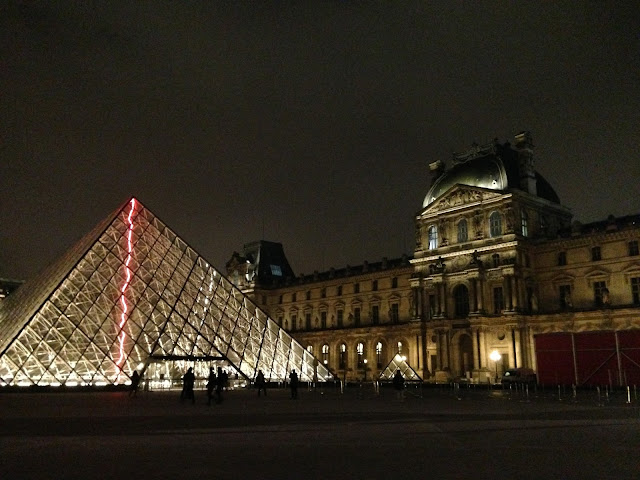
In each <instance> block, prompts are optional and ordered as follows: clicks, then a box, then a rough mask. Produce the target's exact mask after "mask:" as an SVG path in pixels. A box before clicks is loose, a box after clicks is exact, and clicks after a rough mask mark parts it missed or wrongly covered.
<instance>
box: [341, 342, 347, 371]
mask: <svg viewBox="0 0 640 480" xmlns="http://www.w3.org/2000/svg"><path fill="white" fill-rule="evenodd" d="M345 368H347V345H346V344H344V343H341V344H340V369H342V370H344V369H345Z"/></svg>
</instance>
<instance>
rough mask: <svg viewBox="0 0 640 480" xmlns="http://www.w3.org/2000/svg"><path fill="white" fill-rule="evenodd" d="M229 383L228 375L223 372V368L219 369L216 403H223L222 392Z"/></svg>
mask: <svg viewBox="0 0 640 480" xmlns="http://www.w3.org/2000/svg"><path fill="white" fill-rule="evenodd" d="M226 383H227V374H226V373H225V372H223V371H222V367H218V376H217V378H216V403H222V391H223V390H224V387H225V386H226Z"/></svg>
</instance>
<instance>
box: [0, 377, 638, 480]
mask: <svg viewBox="0 0 640 480" xmlns="http://www.w3.org/2000/svg"><path fill="white" fill-rule="evenodd" d="M558 393H559V394H560V396H558ZM196 395H197V396H196V404H195V405H193V404H190V403H181V402H180V401H179V399H178V396H179V392H175V391H170V392H140V393H139V394H138V396H137V397H134V398H130V397H129V396H128V395H127V393H126V392H86V393H79V392H76V393H7V392H2V391H0V464H1V470H0V475H1V477H0V478H2V479H25V478H33V479H36V478H37V479H47V478H51V479H60V478H93V479H95V478H110V479H113V478H124V477H125V476H126V477H131V478H150V479H151V478H153V479H160V478H167V479H171V478H189V479H202V478H212V479H220V478H234V479H235V478H269V479H281V478H302V479H305V478H310V479H324V478H357V479H386V478H445V479H448V478H451V479H458V478H460V479H462V478H487V479H489V478H491V479H494V478H503V479H511V478H518V479H534V478H536V479H539V478H550V479H558V478H562V479H570V478H576V479H577V478H580V479H599V478H610V477H617V478H623V479H624V478H628V479H633V478H640V460H638V452H640V409H639V405H638V401H637V399H636V398H635V396H634V395H633V393H631V394H630V396H629V397H627V395H626V393H625V392H617V393H616V394H615V395H612V396H611V397H610V398H606V397H605V396H604V395H602V396H601V397H600V398H598V397H597V395H596V393H595V392H594V391H588V392H578V393H577V396H576V397H575V398H573V395H572V392H565V391H561V392H556V391H548V392H542V391H538V392H535V393H534V392H532V393H531V394H530V395H529V397H526V396H525V395H524V394H522V393H518V394H516V393H513V392H511V394H510V392H508V391H507V392H505V391H502V390H494V391H491V390H473V389H466V388H463V389H461V390H460V391H455V390H453V389H451V388H448V387H441V388H432V389H426V390H423V391H422V392H420V391H419V390H413V389H409V390H407V394H406V396H405V398H404V400H399V399H397V398H396V395H395V392H394V391H393V390H390V389H385V388H383V389H381V390H380V393H379V394H376V392H375V391H374V390H373V388H372V387H371V385H367V386H364V387H358V386H351V387H349V388H347V389H346V390H345V392H344V393H343V394H342V393H340V391H339V390H337V389H335V388H333V387H329V388H323V389H320V390H317V391H309V390H307V389H301V390H300V394H299V398H298V399H297V400H291V399H290V398H289V394H288V391H287V390H284V389H270V390H269V394H268V396H267V397H266V398H265V397H264V396H263V397H258V396H257V393H256V391H255V390H236V391H231V392H227V395H226V398H225V401H224V402H223V403H222V404H221V405H212V406H207V405H206V399H205V395H204V392H196ZM628 400H630V402H628Z"/></svg>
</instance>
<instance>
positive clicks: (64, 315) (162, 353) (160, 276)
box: [0, 198, 331, 386]
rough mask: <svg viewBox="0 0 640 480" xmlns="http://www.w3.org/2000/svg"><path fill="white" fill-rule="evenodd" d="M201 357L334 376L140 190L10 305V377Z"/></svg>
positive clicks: (69, 378)
mask: <svg viewBox="0 0 640 480" xmlns="http://www.w3.org/2000/svg"><path fill="white" fill-rule="evenodd" d="M189 362H191V363H194V362H205V363H206V362H208V363H211V362H218V363H217V364H218V365H222V366H224V367H225V368H228V369H229V370H231V372H232V373H235V374H236V375H237V376H238V377H243V378H245V379H253V378H254V377H255V375H256V373H257V371H258V369H261V370H262V371H263V372H264V374H265V377H267V378H269V379H271V380H272V381H282V380H285V379H286V378H287V377H288V374H289V372H290V371H291V370H292V369H295V370H296V371H297V372H298V375H299V377H300V379H301V380H302V381H311V380H312V379H313V378H314V375H317V378H318V380H320V381H326V380H328V379H329V378H330V377H331V375H330V373H329V371H328V370H327V369H326V368H325V367H324V366H323V365H322V364H321V363H319V362H318V361H317V360H316V359H315V357H313V355H311V354H310V353H309V352H307V351H306V350H305V349H304V348H302V346H301V345H300V344H299V343H298V342H296V341H295V340H294V339H293V338H292V337H291V336H290V335H288V334H287V333H286V332H285V331H284V330H283V329H281V328H280V327H279V326H278V325H277V324H276V323H275V322H274V321H273V320H272V319H271V318H269V317H268V316H267V315H266V314H265V313H264V312H263V311H262V310H260V309H259V308H258V307H257V306H256V305H255V304H254V303H253V302H251V301H250V300H249V299H248V298H247V297H246V296H244V295H243V294H242V293H241V292H240V291H239V290H238V289H237V288H236V287H235V286H234V285H233V284H231V282H229V281H228V280H227V279H226V278H225V277H223V276H222V275H221V274H220V273H219V272H218V271H217V270H216V269H215V268H213V267H212V266H211V265H210V264H209V263H208V262H207V261H206V260H205V259H204V258H202V257H201V256H200V255H198V253H196V252H195V251H194V250H193V249H192V248H191V247H189V245H187V244H186V243H185V242H184V241H183V240H182V239H181V238H180V237H178V236H177V235H176V234H175V233H174V232H173V231H171V230H170V229H169V228H168V227H167V226H166V225H165V224H164V223H163V222H161V221H160V220H159V219H158V218H157V217H156V216H155V215H153V214H152V213H151V212H150V211H149V210H147V209H146V208H145V207H144V206H143V205H142V204H141V203H140V202H138V201H137V200H136V199H135V198H132V199H131V200H129V201H128V202H126V203H125V204H124V205H123V206H122V207H121V208H118V209H117V210H116V211H115V212H114V213H113V214H111V215H110V216H109V217H107V218H106V219H105V220H104V221H103V222H101V223H100V224H99V225H97V226H96V228H95V229H94V230H93V231H91V232H89V233H88V234H87V235H86V236H85V237H84V238H82V239H81V240H80V241H79V242H78V243H77V244H76V245H75V246H74V247H73V248H72V249H70V250H69V251H68V252H67V253H66V254H65V255H64V256H63V257H62V258H60V260H59V261H57V262H56V263H55V264H53V265H52V266H51V267H49V268H48V269H47V270H45V271H44V272H43V273H42V274H41V275H40V276H39V277H38V278H36V279H34V281H32V282H27V283H26V284H25V285H23V286H22V287H21V288H19V289H18V291H16V292H15V293H14V294H12V295H11V296H9V297H7V299H6V300H5V301H4V302H2V304H0V385H25V386H26V385H53V386H55V385H66V386H75V385H107V384H120V383H128V382H129V379H130V375H131V374H132V373H133V371H134V370H136V369H137V370H138V371H142V372H146V373H147V374H148V375H152V376H156V377H157V379H158V380H166V379H169V378H180V377H181V375H182V374H183V373H184V370H186V368H184V369H183V367H184V365H185V363H189ZM208 366H209V365H206V368H201V369H200V370H203V371H208Z"/></svg>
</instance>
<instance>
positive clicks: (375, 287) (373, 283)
mask: <svg viewBox="0 0 640 480" xmlns="http://www.w3.org/2000/svg"><path fill="white" fill-rule="evenodd" d="M371 290H373V291H374V292H377V291H378V280H374V281H373V282H372V283H371Z"/></svg>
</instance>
